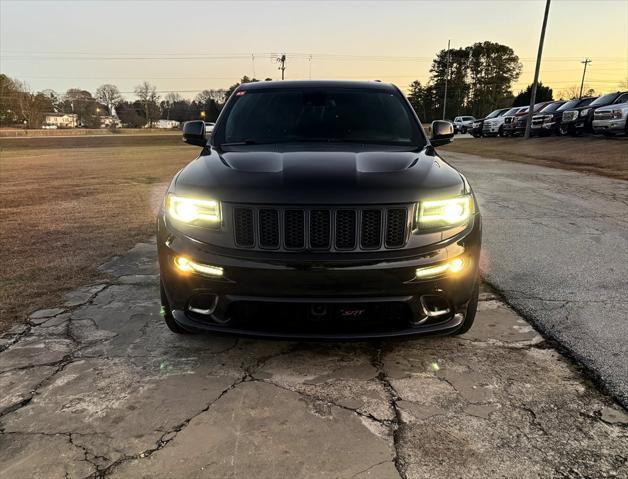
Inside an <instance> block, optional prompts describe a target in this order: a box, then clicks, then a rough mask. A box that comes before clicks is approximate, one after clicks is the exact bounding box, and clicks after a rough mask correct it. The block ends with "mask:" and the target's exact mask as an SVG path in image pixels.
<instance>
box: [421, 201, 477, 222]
mask: <svg viewBox="0 0 628 479" xmlns="http://www.w3.org/2000/svg"><path fill="white" fill-rule="evenodd" d="M417 211H418V213H417V224H418V226H419V229H436V228H443V227H447V226H457V225H461V224H463V223H465V222H467V221H468V220H469V217H470V216H471V213H472V212H473V197H472V196H471V195H465V196H459V197H457V198H450V199H447V200H436V201H423V202H421V203H420V205H419V208H418V209H417Z"/></svg>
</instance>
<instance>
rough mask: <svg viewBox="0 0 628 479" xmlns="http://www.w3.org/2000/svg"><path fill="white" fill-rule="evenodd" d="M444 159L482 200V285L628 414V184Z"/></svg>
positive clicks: (462, 157) (452, 156)
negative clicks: (585, 371)
mask: <svg viewBox="0 0 628 479" xmlns="http://www.w3.org/2000/svg"><path fill="white" fill-rule="evenodd" d="M466 141H473V140H466ZM443 156H444V157H445V158H446V159H447V160H448V161H450V162H451V163H452V164H453V165H454V166H456V167H457V168H459V169H460V170H461V171H462V172H463V173H465V174H466V175H467V177H468V179H469V181H470V182H471V184H472V185H473V187H474V189H475V192H476V194H477V196H478V198H479V202H480V207H481V209H482V215H483V218H484V223H483V225H484V231H483V245H482V246H483V252H482V253H483V264H482V272H483V275H484V277H485V278H486V280H487V281H488V282H489V283H491V284H492V285H493V286H495V287H496V288H497V289H498V290H499V291H500V292H501V293H502V294H503V296H504V298H505V299H506V301H507V302H508V303H509V304H510V305H512V306H513V307H514V308H515V309H516V310H517V311H519V312H520V313H522V314H523V315H524V316H525V317H526V318H528V319H529V320H531V321H532V322H533V323H534V325H535V326H536V327H538V328H539V330H540V331H541V332H542V333H543V334H545V335H546V336H548V337H550V338H553V339H555V340H556V341H558V342H559V343H560V344H561V345H562V347H564V348H565V349H566V350H567V351H568V352H569V353H570V354H571V355H572V356H573V357H574V358H576V359H577V360H578V362H580V363H582V364H584V365H585V366H586V367H587V368H588V369H589V371H590V372H592V373H593V375H595V376H596V377H597V378H598V379H599V381H600V382H601V383H602V384H604V385H605V387H606V388H607V389H608V390H609V391H610V392H611V393H612V394H613V395H614V396H615V397H616V398H617V399H618V400H620V401H621V402H622V403H623V405H624V406H625V407H628V182H626V181H621V180H614V179H610V178H604V177H601V176H596V175H588V174H583V173H575V172H570V171H565V170H560V169H554V168H545V167H542V166H533V165H528V164H522V163H515V162H509V161H501V160H495V159H488V158H481V157H477V156H471V155H466V154H462V153H453V152H448V151H443ZM626 161H628V152H627V154H626Z"/></svg>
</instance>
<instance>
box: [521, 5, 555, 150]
mask: <svg viewBox="0 0 628 479" xmlns="http://www.w3.org/2000/svg"><path fill="white" fill-rule="evenodd" d="M550 3H551V0H547V1H546V3H545V15H544V16H543V26H542V27H541V38H540V39H539V51H538V53H537V54H536V68H535V69H534V82H533V83H532V94H531V95H530V108H529V110H528V121H527V122H526V133H525V135H524V137H525V138H530V127H531V126H532V116H533V115H534V104H535V103H536V87H537V85H538V82H539V71H540V70H541V57H542V56H543V42H544V41H545V27H547V17H548V16H549V8H550Z"/></svg>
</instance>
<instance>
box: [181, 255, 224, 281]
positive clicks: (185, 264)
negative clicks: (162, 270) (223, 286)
mask: <svg viewBox="0 0 628 479" xmlns="http://www.w3.org/2000/svg"><path fill="white" fill-rule="evenodd" d="M174 265H175V266H176V268H177V269H178V270H179V271H180V272H182V273H198V274H204V275H207V276H222V273H223V270H222V268H221V267H220V266H211V265H209V264H201V263H195V262H194V261H192V260H189V259H188V258H185V257H184V256H176V257H175V258H174Z"/></svg>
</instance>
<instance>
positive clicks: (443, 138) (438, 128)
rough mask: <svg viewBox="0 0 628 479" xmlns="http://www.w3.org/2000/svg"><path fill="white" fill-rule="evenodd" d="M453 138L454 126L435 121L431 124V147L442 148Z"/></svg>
mask: <svg viewBox="0 0 628 479" xmlns="http://www.w3.org/2000/svg"><path fill="white" fill-rule="evenodd" d="M453 138H454V125H452V124H451V123H450V122H448V121H444V120H436V121H433V122H432V137H431V138H430V143H431V144H432V146H442V145H446V144H448V143H451V141H452V140H453Z"/></svg>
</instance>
